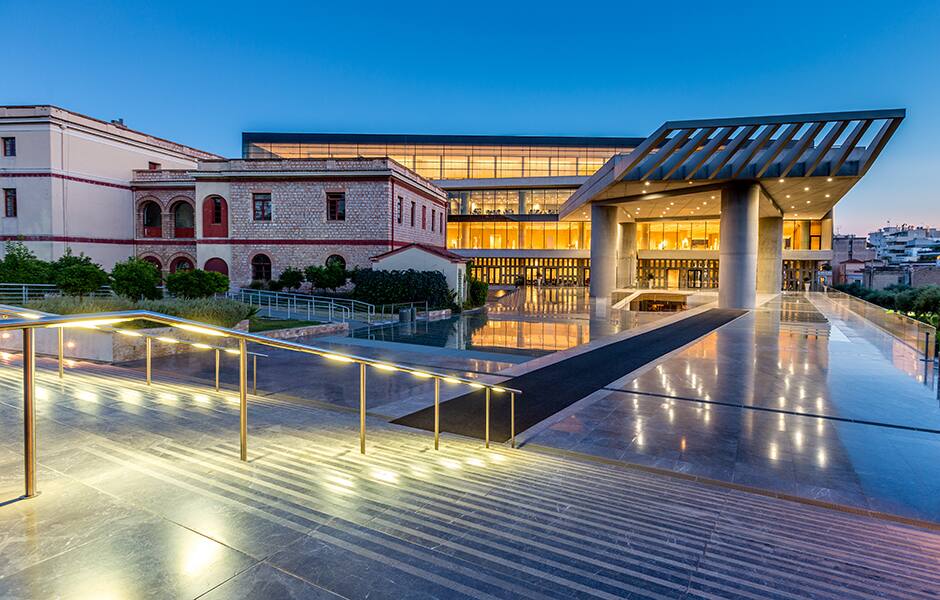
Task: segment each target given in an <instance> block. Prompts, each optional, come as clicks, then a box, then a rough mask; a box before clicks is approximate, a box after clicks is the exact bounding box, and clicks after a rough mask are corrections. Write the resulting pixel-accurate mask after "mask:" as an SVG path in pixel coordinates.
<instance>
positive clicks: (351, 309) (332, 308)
mask: <svg viewBox="0 0 940 600" xmlns="http://www.w3.org/2000/svg"><path fill="white" fill-rule="evenodd" d="M227 296H228V297H229V298H233V299H237V300H239V301H241V302H244V303H246V304H249V305H251V306H258V307H259V308H261V309H265V308H267V310H268V316H272V314H273V313H272V311H273V310H284V311H285V312H287V315H288V318H290V317H291V316H292V315H295V314H296V315H297V316H304V315H306V318H307V319H308V320H310V319H311V318H313V317H315V316H317V311H318V310H322V311H323V312H324V313H325V314H326V315H327V318H328V319H330V320H331V321H339V322H343V323H345V322H346V321H348V320H350V319H351V318H353V316H354V313H355V312H356V306H355V304H350V303H354V302H358V301H356V300H345V299H342V298H330V297H326V296H313V295H306V294H291V293H287V292H272V291H269V290H252V289H246V288H241V289H239V290H237V291H234V292H229V293H228V294H227ZM360 304H363V305H364V306H365V307H366V308H365V309H363V310H360V311H359V312H364V313H366V314H367V315H374V313H375V307H372V306H371V305H365V304H364V303H360ZM369 307H371V311H369Z"/></svg>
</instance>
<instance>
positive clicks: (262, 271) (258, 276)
mask: <svg viewBox="0 0 940 600" xmlns="http://www.w3.org/2000/svg"><path fill="white" fill-rule="evenodd" d="M251 278H252V279H254V280H256V281H270V280H271V259H270V258H268V256H267V255H265V254H256V255H255V256H254V257H252V259H251Z"/></svg>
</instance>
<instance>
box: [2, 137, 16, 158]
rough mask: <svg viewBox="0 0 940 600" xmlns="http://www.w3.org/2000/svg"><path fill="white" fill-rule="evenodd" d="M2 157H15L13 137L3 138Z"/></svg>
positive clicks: (14, 139)
mask: <svg viewBox="0 0 940 600" xmlns="http://www.w3.org/2000/svg"><path fill="white" fill-rule="evenodd" d="M3 155H4V156H16V138H14V137H5V138H3Z"/></svg>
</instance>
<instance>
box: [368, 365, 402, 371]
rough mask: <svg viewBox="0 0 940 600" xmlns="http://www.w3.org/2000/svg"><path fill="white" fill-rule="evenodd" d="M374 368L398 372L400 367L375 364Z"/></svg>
mask: <svg viewBox="0 0 940 600" xmlns="http://www.w3.org/2000/svg"><path fill="white" fill-rule="evenodd" d="M372 366H373V367H375V368H376V369H379V370H380V371H397V370H398V367H393V366H392V365H384V364H380V363H379V364H374V365H372Z"/></svg>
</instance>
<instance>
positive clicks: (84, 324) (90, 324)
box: [48, 319, 130, 328]
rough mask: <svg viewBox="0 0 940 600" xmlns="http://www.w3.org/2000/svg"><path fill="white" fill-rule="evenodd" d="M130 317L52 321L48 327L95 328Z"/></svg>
mask: <svg viewBox="0 0 940 600" xmlns="http://www.w3.org/2000/svg"><path fill="white" fill-rule="evenodd" d="M129 320H130V319H88V320H87V321H73V322H71V323H53V324H52V325H49V326H48V327H50V328H58V327H81V328H95V327H97V326H99V325H111V324H112V323H121V322H123V321H129Z"/></svg>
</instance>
